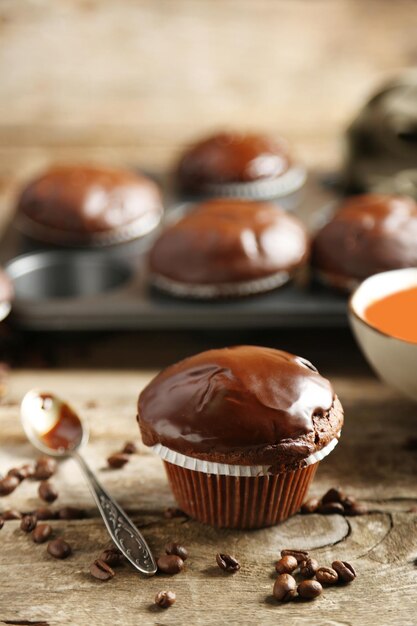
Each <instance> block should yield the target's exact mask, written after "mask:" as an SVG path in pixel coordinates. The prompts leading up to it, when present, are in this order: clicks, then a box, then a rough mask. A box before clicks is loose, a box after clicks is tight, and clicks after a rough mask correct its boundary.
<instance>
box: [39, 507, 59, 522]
mask: <svg viewBox="0 0 417 626" xmlns="http://www.w3.org/2000/svg"><path fill="white" fill-rule="evenodd" d="M34 515H36V517H37V518H38V521H39V520H41V521H45V520H50V519H56V518H57V517H58V516H57V512H56V511H53V510H52V509H50V508H49V507H48V506H41V507H39V508H38V509H36V510H35V511H34Z"/></svg>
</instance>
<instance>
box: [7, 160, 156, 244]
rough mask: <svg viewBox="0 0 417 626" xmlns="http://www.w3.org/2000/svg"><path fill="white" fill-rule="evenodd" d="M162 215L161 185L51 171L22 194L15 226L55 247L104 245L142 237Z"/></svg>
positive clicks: (116, 174) (118, 175)
mask: <svg viewBox="0 0 417 626" xmlns="http://www.w3.org/2000/svg"><path fill="white" fill-rule="evenodd" d="M162 213H163V208H162V198H161V194H160V191H159V189H158V187H157V185H156V184H155V183H154V182H153V181H152V180H150V179H149V178H147V177H146V176H143V175H140V174H136V173H134V172H131V171H129V170H122V169H115V168H109V167H101V166H92V165H62V166H55V167H51V168H50V169H48V170H47V171H46V172H44V173H43V174H41V175H40V176H39V177H37V178H36V179H35V180H33V181H32V182H31V183H29V184H28V185H27V186H26V187H25V188H24V189H23V191H22V193H21V196H20V198H19V200H18V205H17V223H18V226H19V227H20V229H21V230H23V231H24V232H25V234H27V235H28V236H30V237H33V238H35V239H40V240H42V241H45V242H48V243H52V244H56V245H87V246H88V245H93V246H97V245H98V246H99V245H106V244H113V243H118V242H121V241H127V240H130V239H135V238H136V237H140V236H142V235H144V234H146V233H148V232H149V231H150V230H152V229H153V228H155V226H156V225H157V224H158V223H159V221H160V219H161V216H162Z"/></svg>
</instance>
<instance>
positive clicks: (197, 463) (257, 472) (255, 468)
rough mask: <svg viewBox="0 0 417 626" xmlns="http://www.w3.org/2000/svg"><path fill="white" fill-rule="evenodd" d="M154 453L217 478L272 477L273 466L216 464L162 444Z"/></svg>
mask: <svg viewBox="0 0 417 626" xmlns="http://www.w3.org/2000/svg"><path fill="white" fill-rule="evenodd" d="M339 436H340V433H339V434H338V435H337V437H335V438H334V439H332V440H331V441H329V443H328V444H327V445H326V446H324V448H322V449H321V450H317V452H313V454H310V455H309V456H308V457H307V458H306V459H304V461H303V467H307V466H309V465H314V464H315V463H318V462H319V461H321V460H322V459H324V458H325V457H326V456H327V455H328V454H330V452H331V451H332V450H334V448H335V447H336V446H337V444H338V443H339ZM151 449H152V450H153V452H155V453H156V454H158V455H159V456H160V457H161V459H163V460H164V461H167V462H168V463H171V464H172V465H177V466H179V467H182V468H184V469H187V470H192V471H194V472H203V473H204V474H214V475H217V476H237V477H245V478H249V477H258V476H268V475H272V472H271V471H270V469H271V465H231V464H228V463H215V462H213V461H203V460H201V459H196V458H194V457H191V456H186V455H185V454H181V452H175V450H171V449H170V448H167V447H166V446H163V445H162V444H160V443H157V444H156V445H154V446H152V448H151Z"/></svg>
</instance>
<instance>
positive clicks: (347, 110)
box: [0, 0, 417, 359]
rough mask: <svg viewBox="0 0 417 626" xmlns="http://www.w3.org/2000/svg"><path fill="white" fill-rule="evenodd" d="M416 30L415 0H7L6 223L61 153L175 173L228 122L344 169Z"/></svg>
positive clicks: (321, 166) (0, 146)
mask: <svg viewBox="0 0 417 626" xmlns="http://www.w3.org/2000/svg"><path fill="white" fill-rule="evenodd" d="M416 32H417V10H416V2H415V0H396V1H395V2H392V0H367V1H366V2H365V1H363V0H256V1H255V0H117V1H115V0H19V1H17V0H1V2H0V93H1V98H0V199H1V205H0V206H1V211H0V219H1V223H2V224H5V223H6V222H7V219H8V217H9V215H10V212H11V211H12V209H13V198H14V195H15V192H16V188H17V186H18V184H19V183H20V182H22V181H24V180H26V179H27V178H28V177H30V176H32V175H33V174H34V173H36V172H38V171H39V170H41V169H42V168H43V167H44V166H46V165H47V164H49V163H50V162H53V161H77V160H82V161H98V162H103V163H109V164H118V165H119V164H120V165H135V166H136V165H137V166H139V167H142V168H144V169H145V170H151V171H155V172H164V171H166V170H167V169H168V168H169V167H170V166H171V165H172V164H173V163H174V161H175V158H176V156H177V154H178V153H179V151H180V150H181V149H183V148H184V147H185V146H186V145H188V144H189V143H190V141H191V140H192V139H194V138H196V137H198V136H199V135H202V134H204V133H205V131H207V130H211V129H218V128H222V127H228V126H233V127H235V128H237V129H239V130H240V129H250V128H253V129H261V130H266V131H268V132H271V133H274V132H276V133H279V134H282V135H284V136H285V137H287V138H288V139H289V141H290V143H291V145H292V147H293V150H294V153H295V154H296V155H297V156H298V157H299V158H300V159H301V160H302V161H304V162H305V163H306V164H307V166H308V167H309V168H310V170H324V171H328V170H330V171H332V170H337V168H338V167H339V164H340V162H341V159H342V153H343V141H342V137H343V132H344V130H345V128H346V127H347V125H348V124H349V122H350V121H351V120H352V119H353V117H354V116H355V114H356V113H357V111H358V109H359V107H360V106H361V105H362V104H363V102H364V101H365V100H366V99H367V98H368V96H369V95H370V94H371V93H372V92H373V91H374V89H375V88H376V87H377V86H379V85H380V83H381V82H382V81H383V80H385V79H386V78H389V77H391V76H393V75H395V74H396V73H397V72H398V71H399V70H402V69H405V68H409V67H412V66H415V65H416V62H417V39H416V36H415V35H416ZM0 225H1V224H0ZM125 341H127V342H129V339H127V340H125ZM219 342H220V343H224V341H222V340H220V339H219ZM117 345H118V348H117V349H119V350H120V352H121V353H123V350H124V348H123V345H124V344H123V342H122V343H120V342H119V343H118V344H117ZM120 346H121V347H120ZM198 347H199V346H198V345H195V349H194V351H196V350H197V348H198ZM114 350H115V348H114V346H113V353H112V354H113V355H114ZM82 358H84V357H83V356H81V357H80V359H82ZM112 358H113V357H112Z"/></svg>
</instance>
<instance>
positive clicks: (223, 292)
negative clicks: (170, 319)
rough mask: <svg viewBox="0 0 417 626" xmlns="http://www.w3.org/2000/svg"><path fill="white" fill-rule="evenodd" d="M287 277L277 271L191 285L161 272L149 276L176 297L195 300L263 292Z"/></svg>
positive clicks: (287, 277)
mask: <svg viewBox="0 0 417 626" xmlns="http://www.w3.org/2000/svg"><path fill="white" fill-rule="evenodd" d="M289 279H290V274H289V273H288V272H277V273H276V274H271V276H266V277H265V278H258V279H256V280H247V281H239V282H235V283H220V284H218V285H213V284H211V285H208V284H207V285H203V284H196V285H193V284H191V283H181V282H179V281H176V280H172V279H171V278H167V277H166V276H162V275H161V274H153V275H152V276H151V282H152V284H153V285H154V286H155V287H156V288H157V289H159V290H161V291H164V292H166V293H169V294H170V295H172V296H175V297H178V298H193V299H197V300H214V299H216V298H232V297H236V296H237V297H241V296H250V295H254V294H257V293H264V292H267V291H272V290H273V289H277V288H278V287H281V286H282V285H284V284H285V283H287V282H288V281H289Z"/></svg>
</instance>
